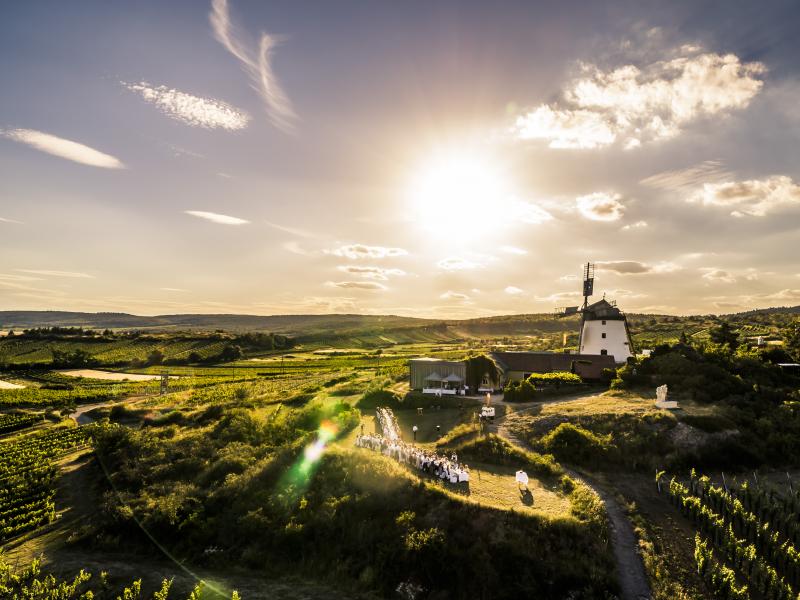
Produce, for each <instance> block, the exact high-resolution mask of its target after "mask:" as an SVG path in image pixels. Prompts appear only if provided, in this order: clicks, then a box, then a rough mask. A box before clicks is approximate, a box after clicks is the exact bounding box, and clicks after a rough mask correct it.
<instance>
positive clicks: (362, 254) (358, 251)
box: [325, 244, 408, 260]
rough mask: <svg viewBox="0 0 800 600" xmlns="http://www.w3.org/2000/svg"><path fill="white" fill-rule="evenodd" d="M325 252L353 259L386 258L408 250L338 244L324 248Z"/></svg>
mask: <svg viewBox="0 0 800 600" xmlns="http://www.w3.org/2000/svg"><path fill="white" fill-rule="evenodd" d="M325 253H326V254H333V255H334V256H342V257H344V258H350V259H353V260H357V259H361V258H370V259H376V258H387V257H394V256H405V255H406V254H408V251H406V250H404V249H403V248H390V247H387V246H367V245H366V244H348V245H346V246H340V247H339V248H334V249H333V250H326V251H325Z"/></svg>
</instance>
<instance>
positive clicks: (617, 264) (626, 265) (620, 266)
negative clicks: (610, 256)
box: [595, 260, 681, 275]
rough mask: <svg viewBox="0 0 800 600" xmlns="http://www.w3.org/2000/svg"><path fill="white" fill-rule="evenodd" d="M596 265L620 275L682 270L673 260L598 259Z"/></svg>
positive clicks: (601, 269)
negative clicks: (654, 261)
mask: <svg viewBox="0 0 800 600" xmlns="http://www.w3.org/2000/svg"><path fill="white" fill-rule="evenodd" d="M595 266H596V267H597V269H598V270H600V271H613V272H614V273H619V274H620V275H638V274H642V273H674V272H675V271H680V270H681V267H680V265H676V264H675V263H671V262H660V263H656V264H654V265H651V264H647V263H643V262H639V261H636V260H609V261H598V262H596V263H595Z"/></svg>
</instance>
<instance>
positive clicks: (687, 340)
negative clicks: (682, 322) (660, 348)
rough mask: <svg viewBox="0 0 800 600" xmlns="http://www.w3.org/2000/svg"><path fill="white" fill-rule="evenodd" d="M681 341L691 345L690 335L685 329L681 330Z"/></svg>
mask: <svg viewBox="0 0 800 600" xmlns="http://www.w3.org/2000/svg"><path fill="white" fill-rule="evenodd" d="M680 343H681V345H682V346H688V345H689V338H688V336H687V335H686V332H685V331H681V340H680Z"/></svg>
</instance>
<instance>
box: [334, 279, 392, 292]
mask: <svg viewBox="0 0 800 600" xmlns="http://www.w3.org/2000/svg"><path fill="white" fill-rule="evenodd" d="M328 285H331V286H333V287H337V288H342V289H345V290H368V291H373V292H377V291H381V290H385V289H386V286H385V285H383V284H381V283H378V282H377V281H331V282H328Z"/></svg>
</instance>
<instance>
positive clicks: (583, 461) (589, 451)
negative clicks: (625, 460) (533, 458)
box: [539, 423, 611, 465]
mask: <svg viewBox="0 0 800 600" xmlns="http://www.w3.org/2000/svg"><path fill="white" fill-rule="evenodd" d="M539 443H540V445H541V447H542V448H543V449H544V450H545V451H546V452H549V453H551V454H553V455H554V456H555V457H556V458H558V459H559V460H564V461H567V462H571V463H574V464H578V465H595V464H597V463H598V462H599V461H600V460H601V459H604V458H606V455H607V454H608V452H609V450H610V449H611V436H604V437H600V436H598V435H595V434H594V433H592V432H591V431H589V430H587V429H584V428H583V427H581V426H579V425H573V424H572V423H561V424H560V425H559V426H558V427H556V428H555V429H553V430H552V431H551V432H550V433H548V434H547V435H545V436H544V437H543V438H542V439H541V440H539Z"/></svg>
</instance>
